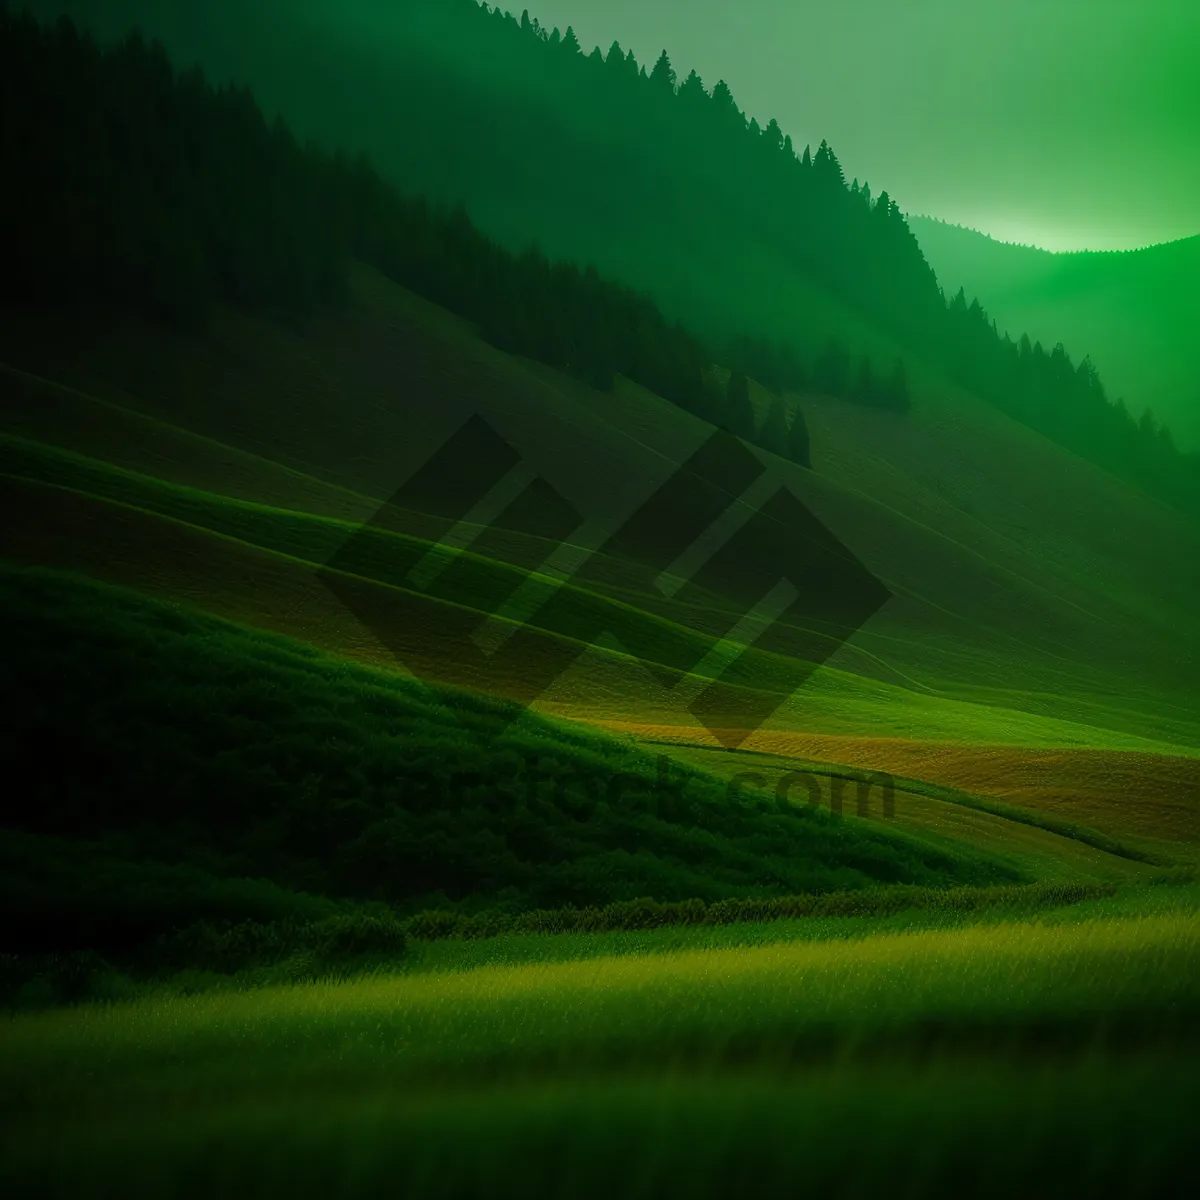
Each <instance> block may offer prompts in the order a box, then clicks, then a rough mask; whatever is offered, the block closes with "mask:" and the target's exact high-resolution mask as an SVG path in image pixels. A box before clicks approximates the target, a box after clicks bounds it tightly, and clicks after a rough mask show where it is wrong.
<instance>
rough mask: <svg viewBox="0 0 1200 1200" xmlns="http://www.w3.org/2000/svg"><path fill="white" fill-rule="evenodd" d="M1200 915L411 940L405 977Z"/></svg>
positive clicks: (983, 918)
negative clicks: (1019, 925) (971, 929)
mask: <svg viewBox="0 0 1200 1200" xmlns="http://www.w3.org/2000/svg"><path fill="white" fill-rule="evenodd" d="M1198 910H1200V888H1198V887H1197V885H1195V884H1191V885H1187V884H1182V885H1165V886H1164V885H1152V886H1140V887H1125V888H1122V889H1120V890H1118V891H1117V892H1116V894H1115V895H1112V896H1105V897H1102V898H1098V899H1085V900H1080V901H1078V902H1076V903H1071V904H1061V905H1047V906H1044V907H1043V906H1041V905H1035V904H1028V905H1027V904H1022V903H1021V902H1020V901H1017V902H1015V903H1014V904H1012V905H1010V906H997V907H994V908H983V909H956V908H953V907H944V908H912V909H907V910H905V911H903V912H898V913H894V914H891V915H889V916H861V917H802V918H797V919H795V920H784V921H762V922H746V923H744V924H737V925H700V926H688V925H683V926H668V927H666V928H662V929H645V930H620V931H616V932H612V933H560V934H545V933H540V934H532V933H526V934H505V935H503V936H501V937H495V938H486V939H482V940H479V941H463V940H450V939H448V940H444V941H435V942H421V941H414V942H411V943H410V945H409V951H408V955H407V958H406V961H405V963H404V965H403V970H404V971H406V972H410V973H411V972H423V971H466V970H473V969H475V968H477V967H490V966H515V965H519V964H523V963H534V962H543V963H545V962H574V961H577V960H582V959H591V958H610V957H612V958H616V957H623V956H625V955H653V954H665V953H673V952H676V951H684V950H727V949H735V948H740V947H752V946H766V945H775V944H777V943H781V942H797V941H804V942H826V941H857V940H861V939H863V938H871V937H877V936H879V935H880V934H885V933H888V934H891V933H913V932H917V931H923V930H945V929H959V928H965V927H968V926H990V925H1011V924H1013V923H1014V922H1018V921H1036V922H1037V923H1038V924H1039V925H1046V926H1057V925H1071V924H1077V923H1079V922H1081V921H1093V920H1102V919H1105V918H1110V917H1145V916H1175V917H1180V918H1185V917H1187V915H1188V914H1193V915H1194V914H1195V913H1196V912H1197V911H1198Z"/></svg>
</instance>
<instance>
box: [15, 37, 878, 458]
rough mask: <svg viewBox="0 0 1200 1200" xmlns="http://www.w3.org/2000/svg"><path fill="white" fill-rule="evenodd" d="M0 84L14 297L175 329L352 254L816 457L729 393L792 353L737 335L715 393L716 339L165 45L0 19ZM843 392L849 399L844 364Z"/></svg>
mask: <svg viewBox="0 0 1200 1200" xmlns="http://www.w3.org/2000/svg"><path fill="white" fill-rule="evenodd" d="M0 89H2V91H0V96H2V100H3V108H4V112H5V114H6V119H5V125H4V143H3V147H2V155H3V173H4V176H5V178H6V179H8V180H11V181H17V186H13V187H9V188H6V189H4V191H3V193H2V194H0V221H2V223H3V224H2V227H3V231H4V232H3V234H2V235H0V262H2V266H3V269H2V271H0V289H2V298H3V300H4V301H6V302H8V303H17V304H21V303H30V302H33V303H38V302H51V303H55V302H68V303H71V302H76V301H85V302H86V301H96V300H99V301H104V302H110V303H116V304H118V305H121V306H124V307H127V308H130V309H132V310H134V311H138V312H141V313H143V314H146V315H148V316H150V317H152V318H154V319H157V320H162V321H165V322H168V323H170V324H172V325H182V326H185V327H188V326H191V327H195V326H198V325H200V324H202V323H203V321H204V319H205V316H206V315H207V313H208V312H209V310H210V309H211V307H212V306H213V305H214V304H215V303H227V304H233V305H238V306H241V307H245V308H250V309H259V310H266V311H273V312H278V313H280V314H292V315H295V314H302V313H307V312H311V311H313V310H314V309H316V308H319V307H320V306H322V305H326V304H335V303H337V302H338V301H339V299H340V298H341V297H342V293H343V288H344V274H343V270H344V267H345V265H346V263H347V261H348V259H349V258H351V257H356V258H360V259H362V260H364V261H366V262H369V263H371V264H372V265H374V266H375V267H377V268H378V269H380V270H381V271H383V272H384V273H385V274H387V275H388V276H389V277H390V278H392V279H394V280H396V281H397V282H399V283H402V284H404V285H405V286H407V287H410V288H412V289H413V290H414V291H416V292H418V293H420V294H421V295H423V296H425V297H427V298H429V299H430V300H433V301H435V302H436V303H438V304H441V305H443V306H445V307H446V308H448V309H450V310H451V311H453V312H455V313H458V314H460V315H462V316H464V317H467V318H469V319H471V320H472V321H474V322H476V323H477V324H478V326H479V328H480V330H481V332H482V333H483V335H484V336H485V337H486V338H487V339H488V340H489V341H490V342H491V343H492V344H494V345H496V346H497V347H499V348H501V349H504V350H507V351H511V352H513V353H517V354H523V355H527V356H529V357H532V358H535V359H537V360H539V361H541V362H545V363H548V364H550V365H552V366H555V367H558V368H560V369H562V370H563V371H566V372H568V373H570V374H572V375H575V376H577V377H579V378H581V379H583V380H585V381H587V382H588V383H590V384H592V385H594V386H596V387H598V388H601V389H610V388H611V387H612V385H613V382H614V378H615V376H616V375H618V374H621V375H624V376H626V377H627V378H629V379H632V380H635V381H637V382H638V383H641V384H643V385H644V386H646V387H647V388H649V389H651V390H652V391H654V392H656V393H658V394H659V395H661V396H663V397H665V398H666V399H668V400H671V401H673V402H674V403H676V404H679V405H681V406H683V407H684V408H687V409H688V410H689V411H692V412H694V413H696V414H697V415H700V416H702V417H704V418H705V419H708V420H711V421H713V422H714V423H717V424H722V425H726V426H728V427H730V428H732V429H733V430H734V431H735V432H737V433H739V434H741V435H742V436H744V437H746V438H748V439H749V440H752V441H756V442H759V443H760V444H763V445H765V446H766V447H767V448H768V449H771V450H773V451H776V452H777V453H780V454H782V455H785V456H787V457H790V458H793V459H795V460H796V461H799V462H801V463H802V464H803V465H808V435H807V431H806V429H805V426H804V419H803V416H802V414H801V413H800V412H799V409H798V408H797V407H796V406H795V404H794V403H790V402H785V401H784V400H782V398H780V397H776V399H775V403H774V405H773V406H772V407H771V409H770V412H769V413H762V414H756V413H755V411H754V409H753V408H752V407H750V405H749V403H748V400H747V401H746V402H744V403H739V400H740V399H741V396H742V391H744V390H745V389H744V379H745V372H747V371H750V372H752V373H754V372H757V371H758V370H759V369H760V368H761V372H762V373H763V375H764V379H763V382H764V384H765V385H767V386H773V387H775V388H776V389H782V387H784V386H791V385H793V384H795V382H796V381H797V380H798V379H800V378H802V377H803V372H802V368H801V367H800V365H799V363H798V362H797V361H796V360H795V359H794V356H789V355H788V354H786V353H785V352H783V351H782V349H781V348H778V347H774V346H772V345H771V344H770V343H768V342H766V341H762V340H753V339H743V340H742V341H740V342H739V343H737V344H736V345H733V344H731V345H730V346H728V347H727V348H726V349H727V351H728V354H729V355H730V356H732V357H731V358H730V359H729V361H731V362H733V363H734V371H733V379H734V387H733V388H732V389H725V388H722V387H719V386H714V384H713V383H712V377H711V373H710V372H709V370H708V368H709V367H710V365H711V363H712V361H713V353H712V351H711V350H710V349H709V348H707V347H706V346H705V345H703V344H702V343H701V342H700V340H699V339H697V338H696V337H694V336H693V335H691V334H690V333H689V332H687V331H686V330H685V329H683V328H682V327H681V326H680V325H678V324H673V323H670V322H668V321H667V320H666V319H665V318H664V317H663V315H662V314H661V312H660V311H659V309H658V308H657V307H656V305H655V304H654V303H653V302H652V301H651V300H649V299H647V298H646V297H645V296H642V295H640V294H638V293H637V292H635V291H633V290H631V289H629V288H626V287H623V286H621V285H620V284H617V283H614V282H611V281H609V280H606V279H602V278H601V277H600V276H599V275H598V274H597V272H596V271H595V269H594V268H592V267H587V268H585V269H580V268H579V267H577V266H575V265H573V264H570V263H564V262H551V261H549V260H548V259H547V258H546V257H545V256H544V255H542V254H540V253H539V252H537V251H536V250H532V249H531V250H528V251H527V252H525V253H523V254H519V255H518V254H512V253H510V252H508V251H507V250H505V249H503V248H502V247H500V246H499V245H498V244H496V243H495V242H494V241H492V240H490V239H489V238H487V237H486V236H484V235H483V234H482V233H481V232H480V231H479V230H478V229H477V228H476V227H475V226H474V225H473V224H472V222H471V221H470V219H469V218H468V216H467V215H466V213H465V212H464V211H463V209H462V208H461V207H446V206H439V205H434V204H430V203H427V202H426V201H425V200H424V199H422V198H419V197H418V198H410V197H406V196H404V195H402V194H401V193H400V192H399V191H398V190H397V189H395V188H394V187H392V186H391V185H390V184H389V183H387V182H385V181H384V180H383V179H382V178H381V177H380V175H379V174H378V173H377V172H376V171H375V170H374V168H373V167H372V166H371V164H370V163H369V162H368V161H367V159H366V158H365V157H363V156H361V155H359V156H356V157H353V158H352V157H350V156H347V155H346V154H343V153H340V152H332V153H331V152H328V151H326V150H325V149H323V148H321V147H319V146H317V145H315V144H311V143H310V144H307V145H300V144H299V143H298V142H297V140H296V139H295V138H294V137H293V135H292V133H291V132H290V130H289V128H288V126H287V124H286V123H285V122H284V121H283V120H282V119H281V118H276V120H275V121H274V122H273V123H268V122H267V120H266V119H265V118H264V116H263V114H262V112H261V110H260V109H259V107H258V105H257V104H256V102H255V99H254V97H253V95H252V93H251V92H250V90H249V89H246V88H242V87H229V86H227V87H220V88H217V87H214V86H212V85H211V84H210V83H209V82H207V81H206V79H205V77H204V75H203V73H202V72H201V71H200V70H199V69H198V68H196V69H193V70H191V71H188V72H185V73H177V72H176V71H175V70H174V68H173V66H172V64H171V62H170V60H169V58H168V56H167V54H166V52H165V50H164V49H163V47H162V46H161V44H159V43H157V42H147V41H146V40H145V39H143V38H141V37H140V36H137V35H134V36H131V37H129V38H128V39H126V40H125V41H124V42H122V43H121V44H119V45H116V46H113V47H111V48H108V49H102V48H100V47H99V46H98V45H97V43H96V42H95V41H94V40H93V39H92V38H90V37H88V36H86V35H82V34H80V33H79V32H78V31H77V30H76V28H75V27H74V26H73V25H72V24H71V23H70V22H68V21H65V20H64V21H61V22H59V23H58V24H57V25H56V26H55V27H54V28H52V29H51V28H42V27H40V26H38V25H37V24H36V23H34V22H33V21H32V20H30V19H28V18H23V17H22V18H14V17H9V16H7V15H0ZM780 364H783V367H782V368H781V366H780ZM755 377H756V378H757V377H758V375H757V374H755ZM738 379H741V380H743V384H742V390H741V391H739V390H738V387H737V384H736V381H737V380H738ZM842 390H843V391H844V392H845V394H846V395H847V396H848V397H851V398H855V397H856V394H855V393H852V392H851V391H850V381H849V378H848V377H847V386H846V388H844V389H842ZM727 391H728V393H729V394H728V395H727V394H726V393H727ZM863 398H864V399H865V400H866V401H867V402H872V400H873V397H871V396H866V395H864V397H863Z"/></svg>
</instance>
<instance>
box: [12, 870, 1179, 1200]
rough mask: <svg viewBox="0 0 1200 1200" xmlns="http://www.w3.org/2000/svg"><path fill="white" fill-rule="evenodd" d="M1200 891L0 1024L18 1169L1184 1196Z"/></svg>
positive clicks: (27, 1182)
mask: <svg viewBox="0 0 1200 1200" xmlns="http://www.w3.org/2000/svg"><path fill="white" fill-rule="evenodd" d="M1196 901H1197V895H1196V891H1195V887H1194V886H1192V887H1174V888H1172V887H1159V888H1154V887H1151V888H1143V889H1141V890H1140V891H1137V892H1134V893H1130V894H1129V895H1126V896H1124V897H1115V898H1111V899H1108V900H1100V901H1095V902H1091V903H1086V904H1083V905H1079V906H1074V907H1072V908H1068V909H1062V910H1057V911H1056V912H1055V913H1054V914H1046V913H1042V914H1038V915H1037V916H1030V915H1026V916H1018V915H1014V914H1009V915H1008V916H1003V915H999V916H998V917H997V918H996V919H988V918H984V919H983V920H981V921H980V920H978V919H973V920H971V921H970V923H964V924H960V926H959V927H957V928H941V929H936V928H925V929H921V928H907V929H905V928H903V927H900V928H896V927H893V928H890V929H888V928H878V929H876V930H875V931H873V932H871V931H868V930H867V929H866V928H864V927H863V926H862V925H859V926H858V927H857V928H856V930H855V932H854V934H853V935H852V936H850V937H844V936H834V937H830V936H829V934H830V932H831V931H830V927H829V923H828V922H825V923H823V924H822V923H821V922H817V923H814V924H812V925H807V926H806V923H805V922H795V923H790V924H789V925H788V926H786V927H784V926H776V927H774V931H773V933H774V936H776V937H779V938H780V939H781V940H778V941H767V942H764V943H760V944H757V945H755V944H748V943H749V942H752V941H753V939H754V938H755V937H756V936H761V935H760V934H759V933H758V932H757V931H756V930H755V929H752V928H750V927H744V928H743V929H742V930H741V931H740V933H738V934H737V936H740V937H741V938H742V944H741V945H737V944H724V945H722V944H720V941H721V938H723V937H725V938H732V937H734V936H735V931H733V930H727V931H717V933H716V936H715V938H714V931H707V933H703V932H702V931H691V932H692V934H693V935H694V936H697V937H699V936H707V937H709V938H710V943H709V944H708V945H707V946H697V945H692V946H688V945H686V944H681V943H680V942H679V940H678V933H677V932H675V931H663V932H662V933H661V934H659V935H650V934H647V935H623V936H625V937H627V938H633V939H635V941H636V939H638V938H640V939H641V940H640V942H638V944H636V945H635V944H634V943H633V942H627V943H626V944H625V946H624V948H623V951H622V949H621V948H620V947H617V946H614V945H613V944H612V943H611V942H609V943H607V944H606V942H605V941H604V939H599V940H596V941H593V942H591V943H590V945H591V946H592V948H593V950H594V951H597V952H598V953H596V954H593V955H591V956H589V955H587V954H586V952H585V950H584V947H585V946H586V945H587V944H588V943H587V942H586V940H585V939H584V938H580V937H576V938H575V939H574V941H573V942H571V945H572V946H573V947H574V949H573V950H568V951H567V953H566V954H565V955H564V953H563V951H564V942H563V940H562V939H554V938H543V939H541V941H540V943H539V941H538V939H525V942H524V944H523V946H521V948H520V949H517V948H516V947H517V943H516V942H510V943H509V946H508V954H509V958H510V961H503V958H504V954H505V950H504V946H503V943H504V941H505V939H498V940H497V943H498V944H497V945H496V946H494V947H493V950H494V951H496V952H498V953H499V955H500V961H493V962H491V963H487V962H482V961H480V960H479V959H478V958H476V959H475V961H470V960H468V959H464V958H462V957H461V955H462V954H463V951H456V950H455V949H454V944H449V943H447V944H445V945H444V946H443V947H441V948H440V949H439V951H438V953H439V955H440V959H439V960H438V961H426V962H424V963H423V964H422V963H421V962H420V961H419V956H418V961H416V962H414V963H412V964H410V966H409V967H408V969H407V970H406V971H405V972H403V973H401V974H387V975H379V976H376V977H372V978H364V979H359V980H356V981H349V982H335V981H329V982H324V983H317V984H311V985H307V986H296V987H274V988H267V989H263V990H253V991H248V992H241V993H218V994H208V995H200V996H192V997H178V996H176V997H170V996H162V997H151V998H147V999H145V1000H142V1001H139V1002H136V1003H132V1004H117V1005H113V1006H110V1007H85V1008H79V1009H74V1010H66V1011H58V1012H53V1013H47V1014H42V1015H38V1016H26V1017H19V1018H10V1019H8V1020H7V1022H6V1023H5V1024H4V1025H3V1026H2V1027H0V1085H2V1087H0V1093H2V1095H3V1097H4V1099H3V1117H4V1126H5V1132H4V1134H3V1146H4V1164H5V1165H4V1171H5V1173H6V1182H8V1183H9V1185H10V1186H12V1187H16V1188H18V1189H20V1190H21V1192H22V1194H46V1195H71V1194H78V1193H79V1192H80V1191H81V1190H86V1191H87V1192H88V1193H89V1194H94V1195H117V1194H121V1195H203V1194H212V1193H213V1192H214V1191H223V1190H227V1189H229V1188H231V1187H237V1188H238V1189H239V1190H241V1191H242V1192H246V1191H256V1192H262V1191H266V1190H270V1191H271V1192H272V1193H273V1194H278V1193H282V1192H283V1191H286V1192H287V1193H288V1194H291V1195H314V1196H315V1195H327V1194H336V1195H354V1196H357V1195H370V1194H377V1193H378V1191H379V1190H380V1189H381V1188H384V1187H386V1189H387V1190H389V1191H394V1192H397V1193H402V1194H406V1195H448V1194H454V1195H468V1194H469V1195H501V1194H512V1192H511V1190H509V1189H511V1188H512V1186H513V1180H514V1179H517V1180H520V1181H521V1186H520V1190H521V1191H522V1192H523V1193H524V1194H532V1195H597V1196H599V1195H612V1194H624V1195H654V1194H662V1193H663V1192H664V1191H666V1190H671V1191H675V1190H681V1191H686V1192H687V1193H689V1194H699V1195H722V1194H729V1193H730V1191H731V1190H736V1189H739V1188H741V1189H745V1190H746V1191H747V1192H749V1193H752V1194H757V1195H794V1194H799V1193H798V1192H797V1190H796V1189H798V1188H799V1189H803V1190H805V1191H807V1190H808V1189H810V1188H811V1189H814V1190H823V1189H828V1188H830V1187H835V1188H836V1189H837V1190H838V1192H839V1194H849V1195H862V1196H868V1195H880V1194H887V1195H906V1196H907V1195H914V1196H915V1195H928V1194H929V1193H930V1189H939V1190H944V1189H952V1188H955V1187H969V1188H970V1189H972V1191H973V1192H977V1193H979V1194H986V1195H1004V1194H1011V1190H1012V1188H1013V1187H1014V1186H1015V1185H1016V1184H1017V1182H1018V1181H1020V1183H1021V1187H1022V1190H1023V1191H1033V1192H1034V1193H1035V1194H1054V1193H1055V1191H1056V1189H1059V1188H1061V1187H1062V1186H1063V1185H1064V1184H1065V1183H1066V1182H1067V1181H1070V1183H1071V1184H1073V1185H1074V1186H1076V1187H1078V1186H1086V1187H1087V1188H1088V1189H1089V1194H1093V1195H1147V1196H1158V1195H1173V1194H1179V1195H1186V1194H1188V1189H1189V1187H1190V1186H1191V1185H1192V1184H1194V1182H1195V1180H1196V1178H1197V1175H1196V1169H1195V1166H1194V1159H1193V1157H1192V1155H1191V1153H1190V1141H1191V1134H1192V1121H1191V1117H1190V1115H1189V1114H1190V1113H1192V1112H1194V1108H1195V1105H1196V1103H1197V1101H1198V1100H1200V1074H1198V1073H1197V1071H1196V1067H1197V1066H1198V1065H1200V1054H1198V1053H1197V1049H1198V1047H1197V1045H1196V1042H1195V1034H1196V1029H1197V1024H1196V1017H1197V1015H1200V922H1198V921H1197V914H1196ZM759 928H760V929H766V928H768V927H759ZM656 937H658V938H659V939H660V940H659V941H658V942H656V941H655V938H656ZM672 938H674V939H675V940H674V942H672ZM568 941H570V939H568ZM518 942H519V939H518ZM458 945H460V946H462V945H464V944H462V943H459V944H458ZM483 945H484V944H482V943H481V944H479V946H477V947H475V949H474V951H472V953H475V954H476V955H478V953H479V951H480V950H481V949H482V948H483ZM538 945H540V946H541V947H542V949H541V960H540V961H539V960H538V959H537V955H538V953H539V952H538V950H537V946H538ZM614 950H616V951H617V952H616V953H614ZM456 955H458V956H459V957H458V961H455V956H456ZM556 957H558V958H559V959H560V960H561V959H562V958H564V957H565V958H566V959H567V960H566V961H552V960H553V959H555V958H556ZM519 958H527V959H532V961H517V959H519ZM502 1179H503V1180H504V1183H503V1185H502V1183H501V1180H502Z"/></svg>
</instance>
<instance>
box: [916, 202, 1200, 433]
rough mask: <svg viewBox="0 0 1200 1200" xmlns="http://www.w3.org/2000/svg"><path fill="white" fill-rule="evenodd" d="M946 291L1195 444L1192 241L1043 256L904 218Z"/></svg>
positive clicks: (1197, 321)
mask: <svg viewBox="0 0 1200 1200" xmlns="http://www.w3.org/2000/svg"><path fill="white" fill-rule="evenodd" d="M909 226H910V228H911V229H912V231H913V233H915V234H916V235H917V240H918V241H919V242H920V243H921V249H922V250H923V251H924V253H925V257H926V258H927V259H928V260H929V264H930V265H931V266H932V267H933V269H934V271H935V272H936V273H937V277H938V279H939V281H940V282H941V284H942V287H943V289H944V290H945V292H946V294H947V295H951V294H953V293H954V292H956V291H958V289H959V288H960V287H962V288H965V289H966V292H967V295H968V296H977V297H978V298H979V301H980V303H981V304H982V305H983V306H984V308H986V309H987V311H988V312H989V313H990V314H991V315H992V316H993V317H995V318H996V321H997V323H998V324H999V326H1000V328H1001V329H1007V330H1008V332H1009V333H1010V334H1011V335H1012V337H1013V338H1014V339H1015V338H1018V337H1020V335H1021V334H1022V333H1028V335H1029V336H1030V337H1031V338H1033V339H1037V340H1040V341H1041V342H1042V343H1043V344H1044V345H1045V346H1046V347H1047V348H1049V347H1051V346H1053V345H1054V343H1055V342H1060V341H1061V342H1065V343H1066V344H1067V346H1069V347H1071V348H1072V349H1073V351H1074V353H1075V354H1076V356H1081V355H1084V354H1087V355H1089V356H1090V357H1091V359H1092V361H1093V362H1094V363H1095V364H1096V367H1097V368H1098V370H1099V371H1100V374H1101V376H1102V377H1103V379H1104V381H1105V384H1106V385H1107V387H1108V390H1109V393H1110V394H1111V395H1112V396H1113V397H1114V398H1115V397H1117V396H1120V397H1122V398H1123V399H1124V401H1125V403H1126V405H1127V406H1128V408H1129V409H1130V411H1131V412H1133V413H1134V414H1136V415H1140V414H1141V412H1142V410H1143V409H1145V408H1149V409H1151V410H1153V412H1154V414H1155V416H1156V417H1158V418H1159V420H1161V421H1164V422H1166V424H1167V425H1168V426H1170V428H1171V430H1172V432H1173V433H1174V434H1175V436H1176V438H1177V439H1178V441H1179V442H1180V444H1181V445H1183V446H1186V447H1187V448H1188V449H1191V450H1195V449H1198V448H1200V386H1198V385H1197V379H1198V378H1200V342H1198V340H1197V338H1196V334H1195V331H1196V329H1197V327H1198V326H1200V295H1198V293H1197V290H1196V279H1197V278H1200V237H1193V238H1185V239H1183V240H1182V241H1177V242H1169V243H1164V244H1163V245H1158V246H1148V247H1146V248H1145V249H1143V250H1124V251H1105V252H1088V251H1080V252H1078V253H1073V254H1052V253H1050V252H1049V251H1046V250H1038V249H1036V248H1034V247H1032V246H1013V245H1009V244H1007V243H1004V242H998V241H995V240H994V239H993V238H990V237H988V236H987V235H986V234H982V233H976V232H975V231H974V230H971V229H964V228H963V227H962V226H957V225H947V224H945V223H943V222H941V221H935V220H931V219H930V218H928V217H910V218H909Z"/></svg>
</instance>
